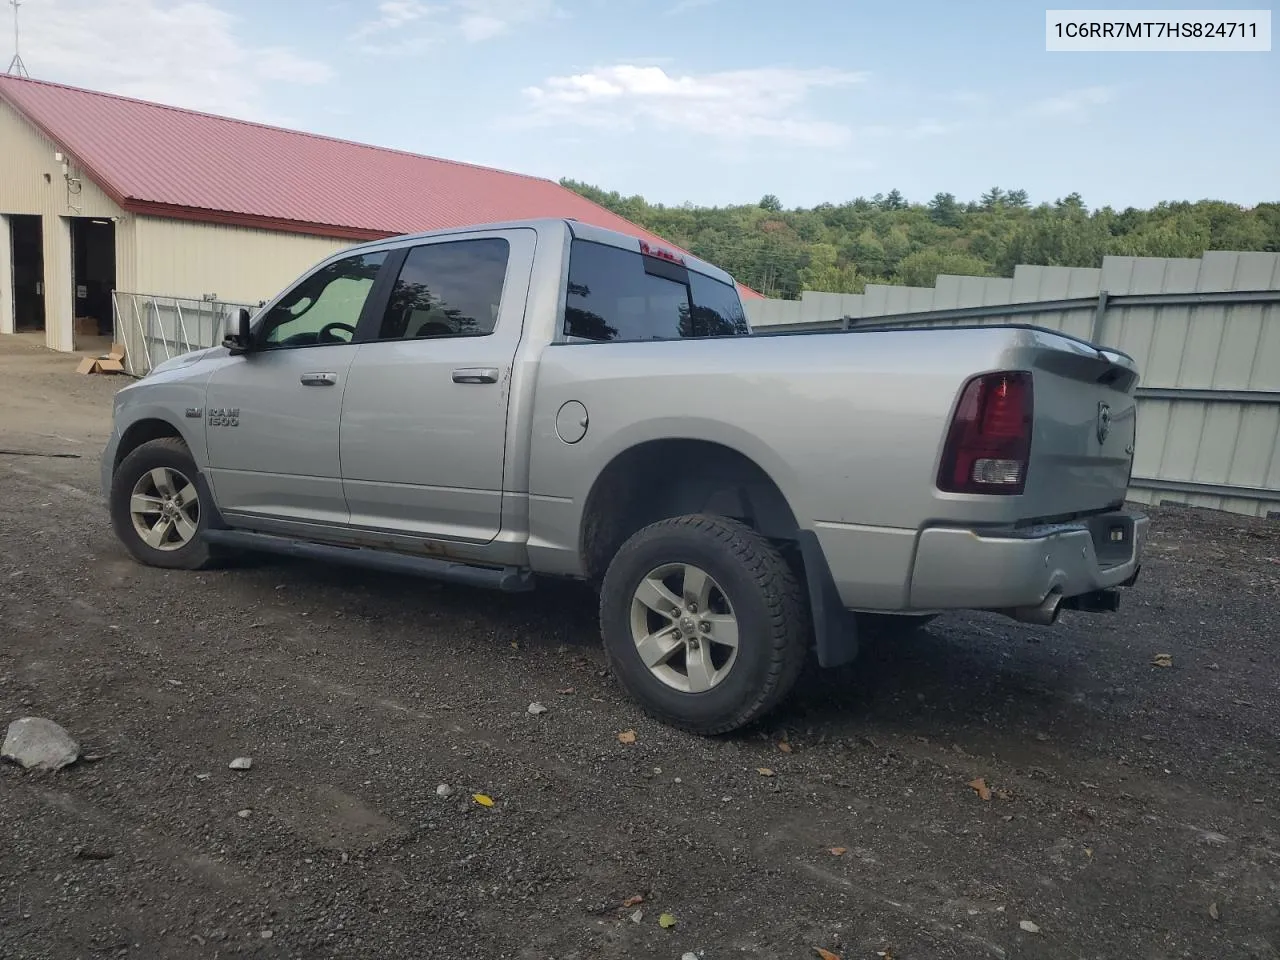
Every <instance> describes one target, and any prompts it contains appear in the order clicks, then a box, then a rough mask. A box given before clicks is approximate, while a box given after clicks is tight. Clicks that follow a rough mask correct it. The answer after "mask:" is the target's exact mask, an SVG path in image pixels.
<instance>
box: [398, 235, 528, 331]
mask: <svg viewBox="0 0 1280 960" xmlns="http://www.w3.org/2000/svg"><path fill="white" fill-rule="evenodd" d="M510 249H511V245H510V244H509V243H508V242H507V241H506V240H504V239H502V238H501V237H485V238H482V239H478V240H450V241H447V242H444V243H431V244H426V245H424V246H421V247H414V248H413V249H412V250H410V251H409V255H408V256H407V257H405V261H404V266H403V267H402V268H401V270H400V276H399V278H398V279H397V280H396V285H395V288H394V289H393V290H392V291H391V299H390V300H389V301H388V303H387V310H386V313H385V314H384V315H383V318H382V323H381V325H380V326H379V328H378V337H377V338H378V339H379V340H420V339H424V338H434V337H484V336H488V335H489V334H491V333H493V330H494V327H495V326H496V325H497V323H498V308H499V307H500V306H501V305H502V285H503V281H504V280H505V279H506V275H507V258H508V255H509V254H510Z"/></svg>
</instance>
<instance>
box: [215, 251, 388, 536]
mask: <svg viewBox="0 0 1280 960" xmlns="http://www.w3.org/2000/svg"><path fill="white" fill-rule="evenodd" d="M386 258H387V254H386V253H385V252H378V253H373V254H363V255H358V256H354V257H346V258H343V259H340V260H336V261H333V262H330V263H328V264H326V265H324V266H322V267H320V268H319V269H318V270H316V271H314V272H313V273H312V274H310V275H309V276H308V277H306V278H305V279H304V280H302V281H301V282H300V283H299V284H298V285H297V286H295V287H294V288H293V289H292V290H290V291H289V292H288V293H286V294H285V295H284V296H282V297H281V298H280V299H279V301H277V302H276V303H275V304H273V305H272V307H271V308H270V309H269V310H268V311H267V312H266V313H265V314H264V315H263V317H262V318H261V320H260V322H259V323H258V324H257V325H256V326H255V329H254V331H253V349H252V350H251V351H250V352H249V353H247V354H245V355H243V356H241V357H238V358H235V359H233V360H232V361H231V362H229V363H227V364H226V366H224V367H222V368H221V369H220V370H218V371H217V372H216V373H214V375H213V376H212V377H211V378H210V380H209V387H208V392H207V393H206V396H205V416H206V419H207V422H208V430H207V431H206V436H207V438H208V439H207V443H208V455H209V475H210V480H211V482H212V484H213V489H214V494H215V496H216V497H217V500H218V505H219V507H220V508H221V509H222V510H223V512H224V513H231V514H242V515H248V516H259V517H265V518H270V519H278V520H294V521H305V522H311V523H322V524H327V525H345V524H346V523H347V521H348V510H347V505H346V501H345V500H344V499H343V495H342V470H341V466H340V462H339V447H338V436H339V424H340V421H341V416H342V396H343V391H344V390H345V389H346V384H347V374H348V372H349V370H350V369H351V363H352V361H353V360H354V359H355V356H356V352H357V350H358V349H359V348H358V347H357V345H356V344H355V343H354V342H352V339H353V338H354V336H355V332H356V329H357V327H358V324H359V322H360V319H361V316H362V314H363V312H364V309H365V306H366V303H370V302H371V301H372V299H373V298H372V297H371V293H372V291H373V288H374V281H375V279H376V277H377V273H378V269H379V268H380V266H381V264H382V263H383V262H384V261H385V260H386Z"/></svg>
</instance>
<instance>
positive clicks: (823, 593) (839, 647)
mask: <svg viewBox="0 0 1280 960" xmlns="http://www.w3.org/2000/svg"><path fill="white" fill-rule="evenodd" d="M677 467H678V468H677ZM695 513H702V514H714V515H719V516H724V517H728V518H730V519H734V520H739V521H741V522H743V523H745V524H746V525H747V526H749V527H751V528H752V529H754V530H755V531H756V532H757V533H759V534H760V535H761V536H763V537H765V538H766V539H768V540H770V541H773V542H774V543H776V544H777V545H778V546H779V547H780V548H781V549H782V553H783V555H784V557H785V558H786V559H787V561H788V562H789V563H790V564H791V565H792V566H793V568H794V570H795V572H796V575H797V576H798V577H800V579H801V581H802V582H803V583H804V584H805V587H806V593H807V597H808V602H809V609H810V615H811V622H812V626H813V631H814V643H815V649H816V653H817V657H818V662H819V663H820V664H821V665H823V666H837V665H840V664H843V663H848V662H849V661H851V660H853V659H854V657H856V656H857V651H858V638H857V625H856V619H855V617H854V615H853V614H852V613H850V612H849V611H848V610H846V609H845V607H844V605H843V603H842V602H841V601H840V597H839V593H838V591H837V589H836V586H835V582H834V580H833V578H832V575H831V569H830V567H829V566H828V564H827V559H826V555H825V553H824V552H823V550H822V546H821V544H820V542H819V541H818V537H817V535H816V534H815V533H814V531H813V530H811V529H807V528H805V527H804V526H803V525H802V524H801V522H800V520H799V518H798V516H797V512H796V510H795V508H794V507H793V505H792V503H791V502H790V501H789V500H788V499H787V497H786V495H785V494H784V493H783V491H782V487H781V486H780V485H779V484H778V483H777V481H776V480H775V479H774V478H773V476H772V475H771V474H770V473H769V472H768V471H766V470H765V469H764V468H763V467H762V466H761V465H760V464H759V463H758V462H757V460H756V459H754V458H752V457H749V456H747V455H746V454H745V453H743V452H742V451H741V450H738V449H735V448H734V447H731V446H729V445H727V444H724V443H719V442H716V441H711V440H701V439H692V438H663V439H649V440H643V441H640V442H637V443H634V444H632V445H631V446H628V447H627V448H626V449H624V450H622V451H621V452H619V453H617V454H615V455H614V457H613V458H612V459H611V460H610V461H609V462H608V464H607V465H606V466H605V468H604V469H603V470H601V471H600V473H599V474H598V475H597V476H596V479H595V481H594V482H593V483H592V485H591V489H590V492H589V493H588V494H587V497H586V499H585V501H584V507H583V511H582V517H581V521H580V524H579V535H578V550H579V556H580V558H581V563H582V569H583V573H584V575H585V577H586V579H587V580H588V581H589V582H590V583H592V584H594V585H596V586H599V584H600V583H601V581H602V579H603V577H604V572H605V571H606V570H607V569H608V566H609V563H610V561H611V560H612V559H613V557H614V555H615V554H616V553H617V551H618V549H619V548H620V547H621V546H622V544H623V543H625V542H626V541H627V539H628V538H629V537H631V536H632V535H633V534H634V533H636V532H637V531H638V530H641V529H642V528H644V527H646V526H648V525H649V524H651V523H657V522H658V521H660V520H666V519H669V518H671V517H677V516H683V515H686V514H695Z"/></svg>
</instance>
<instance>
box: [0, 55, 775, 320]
mask: <svg viewBox="0 0 1280 960" xmlns="http://www.w3.org/2000/svg"><path fill="white" fill-rule="evenodd" d="M0 99H3V100H4V101H5V102H7V103H8V104H9V105H10V106H12V107H13V108H14V109H15V110H17V111H18V112H19V113H21V114H22V115H23V116H25V117H26V118H27V119H28V120H29V121H30V122H31V123H32V124H34V125H35V126H36V127H37V128H39V129H40V130H41V131H42V132H43V133H44V134H45V135H46V136H47V137H49V139H50V140H52V141H54V143H56V144H57V145H58V147H59V148H60V149H61V150H63V151H64V152H65V153H67V154H68V155H69V156H70V157H72V158H73V159H74V160H75V161H76V163H77V164H79V165H80V166H81V167H82V168H83V169H84V171H85V172H86V173H88V175H89V176H90V177H91V178H92V179H93V181H94V182H95V183H97V184H98V186H100V187H101V188H102V189H103V190H104V191H105V192H106V193H107V194H108V195H109V196H110V197H111V198H112V199H113V200H114V201H115V202H116V203H117V204H119V205H120V206H121V207H122V208H123V209H125V210H128V211H132V212H134V213H142V214H150V215H154V216H162V217H172V218H176V219H184V220H202V221H209V222H214V223H229V224H236V225H240V226H249V227H260V228H264V229H269V230H283V231H289V232H293V233H306V234H314V235H318V236H325V237H338V238H344V239H350V240H372V239H377V238H380V237H385V236H391V235H394V234H401V233H415V232H418V231H421V230H438V229H446V228H449V227H458V226H466V225H469V224H474V223H489V222H494V221H500V220H522V219H526V218H533V217H570V218H574V219H577V220H581V221H583V222H584V223H590V224H594V225H595V226H599V227H605V228H608V229H611V230H618V231H621V232H624V233H628V234H631V235H633V236H639V237H643V238H646V239H649V240H651V241H654V242H661V243H664V244H666V245H668V246H673V245H672V244H669V243H668V242H667V241H665V240H662V238H660V237H657V236H655V235H654V234H652V233H649V232H648V231H646V230H643V229H642V228H640V227H639V226H637V225H636V224H634V223H631V222H630V221H629V220H626V219H624V218H622V217H620V216H618V215H617V214H614V213H611V212H610V211H608V210H606V209H605V208H603V207H601V206H599V205H598V204H595V203H593V202H591V201H590V200H588V199H586V198H585V197H582V196H580V195H578V194H576V193H574V192H573V191H572V190H568V189H566V188H565V187H562V186H560V184H558V183H555V182H554V181H551V180H544V179H541V178H538V177H529V176H525V175H523V174H518V173H509V172H507V171H504V170H495V169H492V168H488V167H480V166H474V165H471V164H466V163H457V162H455V161H452V160H441V159H438V158H435V157H425V156H421V155H418V154H413V153H405V152H403V151H399V150H388V149H385V148H382V147H372V146H368V145H366V144H360V143H352V142H350V141H347V140H337V139H334V138H332V137H322V136H318V135H316V134H310V133H302V132H299V131H296V130H285V129H282V128H280V127H270V126H265V125H263V124H258V123H249V122H247V121H244V120H233V119H230V118H227V117H218V116H214V115H212V114H207V113H198V112H195V111H192V110H182V109H179V108H177V107H169V106H164V105H162V104H156V103H148V102H145V101H142V100H131V99H129V98H126V97H119V96H115V95H112V94H106V93H98V92H96V91H92V90H82V89H79V88H76V87H67V86H62V85H61V84H55V83H46V82H43V81H38V80H26V79H21V78H18V77H10V76H0ZM739 289H740V290H741V291H742V295H743V296H745V297H758V296H759V294H757V293H755V292H754V291H752V290H749V289H748V288H746V287H742V286H741V285H739Z"/></svg>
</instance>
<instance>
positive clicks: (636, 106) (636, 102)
mask: <svg viewBox="0 0 1280 960" xmlns="http://www.w3.org/2000/svg"><path fill="white" fill-rule="evenodd" d="M865 79H866V75H865V74H862V73H854V72H851V71H845V70H835V69H828V68H817V69H810V70H793V69H785V68H772V67H771V68H760V69H754V70H730V71H724V72H720V73H707V74H701V75H693V74H673V73H668V72H667V71H666V70H664V69H663V68H662V67H658V66H638V65H636V64H618V65H615V66H611V67H602V68H599V69H596V70H592V71H589V72H587V73H579V74H573V75H570V76H559V77H549V78H548V79H547V80H546V81H544V82H543V83H542V84H541V85H540V86H536V87H529V88H527V89H526V90H525V91H524V96H525V99H526V102H527V103H528V105H529V107H530V110H529V112H528V113H527V114H526V115H525V116H524V117H522V118H520V119H519V120H516V121H513V123H515V124H517V125H523V126H546V125H553V124H564V125H578V126H585V127H595V128H603V129H607V128H615V129H635V128H636V127H638V126H640V125H642V124H649V125H653V126H657V127H667V128H673V127H674V128H680V129H684V130H687V131H690V132H694V133H699V134H704V135H710V136H716V137H722V138H728V139H735V140H742V139H752V138H763V139H774V140H784V141H790V142H792V143H803V144H808V145H810V146H817V147H833V146H839V145H841V144H844V143H847V142H848V141H849V140H850V138H851V136H852V131H851V129H850V128H849V127H848V126H846V125H844V124H841V123H836V122H833V121H829V120H822V119H818V118H814V117H810V116H808V115H806V114H805V113H804V111H803V107H804V106H805V102H806V101H807V100H808V99H809V97H810V95H811V94H812V93H813V92H814V91H816V90H820V89H829V88H835V87H847V86H850V85H853V84H857V83H860V82H862V81H863V80H865Z"/></svg>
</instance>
